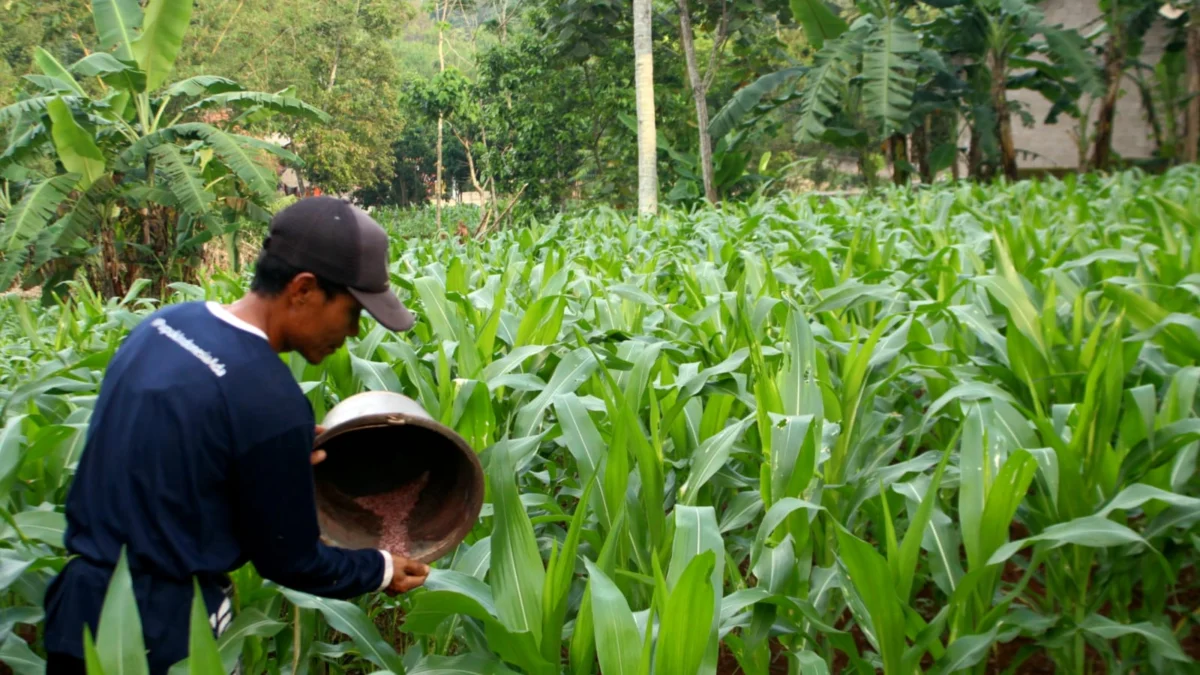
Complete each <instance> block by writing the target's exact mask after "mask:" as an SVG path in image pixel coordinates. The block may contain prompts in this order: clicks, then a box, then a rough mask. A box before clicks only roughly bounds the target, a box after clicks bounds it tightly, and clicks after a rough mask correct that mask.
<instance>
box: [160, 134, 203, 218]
mask: <svg viewBox="0 0 1200 675" xmlns="http://www.w3.org/2000/svg"><path fill="white" fill-rule="evenodd" d="M152 154H153V155H154V157H155V159H156V160H157V161H158V166H159V168H161V169H162V170H163V173H165V174H166V175H167V187H168V189H169V190H170V191H171V194H173V195H175V201H176V203H177V204H178V205H179V207H180V208H181V209H182V210H184V211H185V212H187V213H192V214H200V213H203V212H205V211H207V210H208V206H209V204H211V203H212V201H213V194H212V193H211V192H209V191H208V190H205V189H204V182H203V181H202V180H200V174H199V172H198V171H196V167H194V166H192V165H191V164H188V162H187V160H185V159H184V157H183V153H181V152H180V151H179V147H178V146H176V145H174V144H171V143H167V144H164V145H160V146H158V147H156V148H154V150H153V151H152Z"/></svg>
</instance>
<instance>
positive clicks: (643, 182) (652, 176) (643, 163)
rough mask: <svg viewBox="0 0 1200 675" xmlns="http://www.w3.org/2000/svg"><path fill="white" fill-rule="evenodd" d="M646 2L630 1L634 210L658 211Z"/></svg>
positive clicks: (647, 7)
mask: <svg viewBox="0 0 1200 675" xmlns="http://www.w3.org/2000/svg"><path fill="white" fill-rule="evenodd" d="M650 9H651V3H650V0H633V58H634V89H635V91H636V93H637V122H638V134H637V136H638V211H639V212H640V213H643V214H653V213H656V212H657V211H658V164H657V162H658V135H657V131H656V130H655V125H654V52H653V49H652V48H653V39H652V34H651V12H650Z"/></svg>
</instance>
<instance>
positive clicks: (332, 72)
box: [238, 0, 362, 91]
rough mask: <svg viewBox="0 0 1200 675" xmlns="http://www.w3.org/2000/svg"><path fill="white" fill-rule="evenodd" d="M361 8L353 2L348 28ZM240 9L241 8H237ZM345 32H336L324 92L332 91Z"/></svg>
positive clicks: (358, 2)
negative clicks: (327, 80)
mask: <svg viewBox="0 0 1200 675" xmlns="http://www.w3.org/2000/svg"><path fill="white" fill-rule="evenodd" d="M361 8H362V0H354V13H353V14H351V15H350V26H351V27H353V26H354V24H355V23H356V22H357V21H358V12H359V10H360V9H361ZM238 9H241V6H240V5H239V6H238ZM344 33H345V31H338V39H337V46H336V47H335V48H334V50H333V67H332V68H330V69H329V85H328V86H326V87H325V91H333V84H334V82H336V81H337V70H338V62H339V61H341V60H342V35H343V34H344Z"/></svg>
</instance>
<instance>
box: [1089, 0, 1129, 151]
mask: <svg viewBox="0 0 1200 675" xmlns="http://www.w3.org/2000/svg"><path fill="white" fill-rule="evenodd" d="M1114 11H1115V8H1114ZM1117 25H1119V24H1118V23H1117V22H1116V21H1110V22H1109V26H1110V28H1111V27H1114V26H1117ZM1124 61H1125V50H1124V49H1122V48H1121V33H1120V29H1119V28H1118V29H1117V31H1116V32H1114V33H1113V34H1112V35H1110V36H1109V38H1108V46H1107V47H1106V48H1105V49H1104V78H1105V81H1106V83H1107V85H1108V86H1107V88H1106V89H1105V90H1104V98H1103V99H1102V100H1101V101H1100V114H1099V116H1098V117H1097V118H1096V140H1095V150H1094V151H1093V155H1092V168H1093V169H1095V170H1097V171H1105V170H1107V169H1108V162H1109V156H1110V155H1111V154H1112V135H1113V121H1114V120H1115V119H1116V116H1117V94H1118V93H1120V91H1121V74H1122V72H1123V68H1122V65H1123V64H1124Z"/></svg>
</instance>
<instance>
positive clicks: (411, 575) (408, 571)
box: [387, 554, 429, 595]
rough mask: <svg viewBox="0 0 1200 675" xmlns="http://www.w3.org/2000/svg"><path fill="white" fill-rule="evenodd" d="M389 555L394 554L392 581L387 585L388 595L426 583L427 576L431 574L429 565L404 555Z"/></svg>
mask: <svg viewBox="0 0 1200 675" xmlns="http://www.w3.org/2000/svg"><path fill="white" fill-rule="evenodd" d="M389 555H391V556H392V583H391V585H390V586H388V587H387V593H388V595H397V594H400V593H407V592H409V591H411V590H413V589H414V588H419V587H420V586H421V585H422V584H424V583H425V578H426V577H428V576H429V565H426V564H425V563H423V562H419V561H416V560H409V559H408V558H405V557H404V556H400V555H395V554H389Z"/></svg>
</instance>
